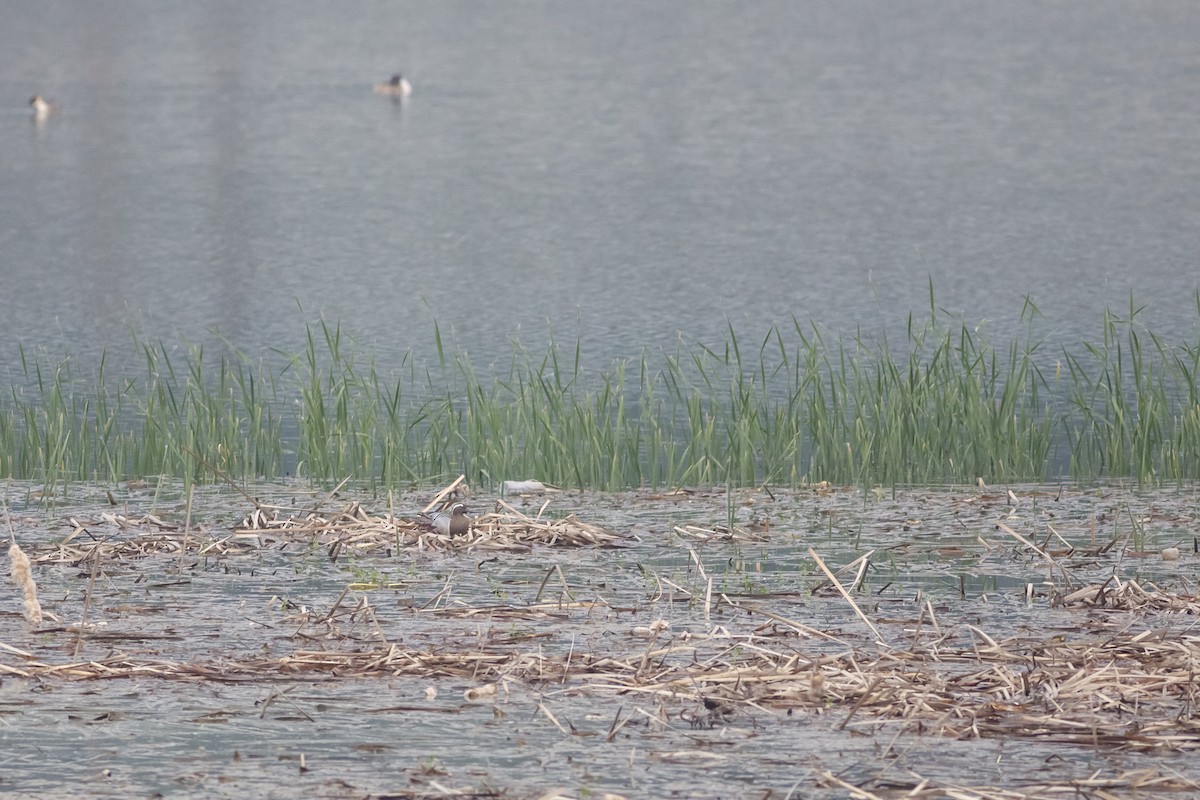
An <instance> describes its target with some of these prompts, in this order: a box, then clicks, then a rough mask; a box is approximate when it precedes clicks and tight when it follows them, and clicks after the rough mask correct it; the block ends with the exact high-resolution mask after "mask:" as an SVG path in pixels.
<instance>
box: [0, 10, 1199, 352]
mask: <svg viewBox="0 0 1200 800" xmlns="http://www.w3.org/2000/svg"><path fill="white" fill-rule="evenodd" d="M1198 39H1200V9H1198V7H1197V6H1195V5H1193V4H1188V3H1155V4H1129V3H1124V2H1107V1H1106V2H1092V3H1086V4H1065V5H1059V4H1056V5H1049V6H1048V5H1046V4H1043V3H1036V2H1003V3H983V4H972V5H970V6H961V7H947V6H946V5H945V4H942V3H933V2H918V3H907V4H904V5H896V4H891V3H879V2H869V1H864V2H853V3H825V2H802V3H793V2H767V3H755V4H754V5H753V6H752V7H748V6H746V5H744V4H741V3H732V2H722V3H702V4H696V3H690V2H683V1H682V0H673V1H672V2H664V3H655V4H652V5H646V4H644V3H635V2H610V3H601V4H585V5H579V4H559V3H545V2H523V3H504V4H485V5H477V4H462V3H446V2H440V1H437V2H402V3H390V2H389V3H381V2H369V3H362V4H357V5H355V6H354V7H353V8H352V9H348V8H346V7H344V6H342V5H341V4H336V3H324V2H299V3H295V2H286V3H284V2H264V3H253V4H240V5H239V4H234V5H230V4H227V3H220V2H200V3H186V4H170V5H166V6H164V5H163V4H161V3H150V2H122V3H117V4H115V5H114V4H102V5H97V4H84V5H82V6H81V5H80V4H77V3H71V2H55V1H53V0H52V1H51V2H44V3H36V4H18V5H11V6H10V7H7V8H6V9H5V12H4V24H3V25H0V76H2V77H0V137H2V138H3V141H4V156H3V158H0V257H2V258H3V261H4V270H5V277H6V286H7V287H8V290H6V291H5V292H4V293H3V297H2V298H0V341H3V342H5V343H6V344H5V345H4V346H5V347H7V348H9V352H8V353H7V354H5V355H4V356H3V359H2V360H0V369H7V370H8V371H9V373H10V374H11V373H13V372H14V371H15V368H16V346H17V345H18V344H21V345H24V346H25V347H26V348H27V349H31V350H35V351H37V350H42V349H44V350H46V351H47V352H49V353H51V354H54V355H61V354H62V353H63V352H70V353H72V354H73V355H75V356H76V357H77V358H82V359H84V360H85V361H87V360H91V359H94V358H95V357H96V356H97V354H98V353H99V352H100V350H101V349H102V348H106V349H107V350H108V351H109V353H110V361H109V364H108V366H109V369H110V371H112V370H115V369H117V368H118V367H119V366H120V365H121V364H122V363H123V361H124V360H126V359H129V360H134V363H135V364H136V360H135V359H137V357H138V356H139V354H138V353H137V351H136V350H134V349H133V348H132V346H131V344H130V338H129V333H130V331H131V330H137V331H138V332H139V333H140V334H141V335H142V336H143V337H147V338H149V339H150V340H152V341H155V340H158V339H163V340H165V341H166V342H167V343H168V344H169V345H171V346H174V345H175V344H176V343H178V342H180V341H183V340H188V341H205V340H207V341H209V342H213V341H214V338H215V337H214V336H213V334H212V333H211V332H212V331H213V330H217V331H219V332H220V335H221V336H223V337H226V338H227V339H228V340H230V341H232V342H233V343H234V344H236V345H238V346H240V347H241V348H243V349H245V350H246V351H248V352H249V353H251V354H252V355H258V354H265V355H267V356H268V357H271V354H272V352H273V351H272V348H282V349H284V350H289V351H290V350H296V349H299V348H301V347H302V345H303V338H304V325H303V323H305V322H312V321H314V320H316V319H317V318H318V317H323V318H324V319H327V320H332V321H341V322H343V323H344V324H346V326H347V327H348V328H349V329H350V330H352V331H353V332H354V333H355V334H356V335H357V336H359V337H360V339H361V340H363V341H365V342H366V343H367V344H368V345H369V346H371V347H372V348H376V349H377V350H378V353H379V355H380V359H381V362H382V364H383V366H385V367H394V366H396V365H397V364H398V362H399V359H400V354H401V353H402V352H404V351H405V350H407V349H408V348H414V349H415V350H416V351H417V352H418V354H419V355H421V356H429V355H430V354H431V353H432V351H433V333H432V332H433V324H434V321H435V320H436V322H437V324H438V325H439V326H440V327H441V330H442V331H443V333H444V335H446V337H447V338H448V339H450V340H452V341H453V343H454V344H456V345H457V346H459V347H461V348H463V349H465V350H467V351H469V352H470V353H471V354H472V356H473V358H474V359H475V361H476V363H479V364H489V363H491V362H492V361H493V360H495V359H497V358H499V359H503V358H504V357H505V356H506V355H507V354H508V352H509V344H508V341H507V340H508V339H509V338H510V337H518V338H520V339H521V340H522V341H524V342H526V343H527V344H530V345H532V346H533V347H534V348H535V349H538V350H540V349H541V345H542V344H543V343H544V341H545V340H546V339H547V337H548V336H549V334H550V332H551V331H554V332H555V333H556V334H557V335H558V336H559V337H560V338H564V339H567V340H568V341H573V340H574V339H576V338H578V339H579V340H580V341H581V342H582V343H583V345H584V347H585V352H586V353H587V354H588V355H589V356H592V357H595V358H597V359H599V360H601V361H604V360H607V359H609V358H625V357H637V356H638V354H639V353H640V352H641V351H642V348H643V347H647V346H648V347H650V348H651V349H656V348H659V347H667V348H670V347H673V346H674V344H675V343H676V342H677V341H678V339H679V337H680V336H682V337H683V338H684V339H685V340H692V339H698V340H700V341H702V342H712V341H713V340H714V339H715V340H717V341H723V340H724V339H725V338H726V335H727V332H726V323H727V320H728V321H731V322H733V323H734V324H735V325H736V326H737V328H738V329H739V330H741V331H742V332H743V333H744V334H746V335H748V336H749V338H752V339H753V338H757V337H759V336H761V334H762V332H763V331H764V330H766V328H767V326H769V325H772V324H777V325H783V326H787V325H790V322H791V320H792V318H793V317H795V318H796V319H797V320H799V321H800V322H801V324H802V325H805V326H806V325H807V324H808V323H809V322H810V321H814V322H817V323H819V324H821V325H825V326H829V327H831V328H833V329H835V330H841V331H854V330H855V329H856V328H857V327H859V326H864V327H866V328H867V329H875V328H878V327H882V328H883V329H885V330H889V331H892V332H902V331H903V326H904V319H905V315H906V314H907V313H908V312H909V311H916V312H918V313H921V312H922V311H923V310H924V309H926V308H927V307H928V281H929V280H930V279H932V281H933V284H934V286H935V289H936V291H937V293H938V299H939V301H940V303H941V304H943V305H945V306H946V307H948V308H950V309H951V310H954V311H961V312H963V314H964V315H965V318H966V319H967V320H968V322H969V323H971V324H972V325H976V324H979V325H982V327H983V329H984V330H985V331H987V332H992V333H995V334H997V335H998V338H1003V337H1004V336H1005V335H1006V334H1007V333H1008V332H1009V331H1010V330H1011V328H1012V326H1013V324H1014V323H1015V320H1016V318H1017V316H1018V315H1019V314H1020V312H1021V309H1022V298H1024V297H1025V296H1026V295H1029V296H1031V297H1032V298H1033V299H1034V300H1035V302H1036V303H1037V304H1038V306H1039V307H1040V308H1041V309H1042V311H1043V312H1045V313H1046V316H1047V322H1046V323H1045V324H1044V327H1045V329H1046V332H1047V333H1049V334H1050V335H1051V336H1053V337H1055V338H1060V339H1063V340H1066V341H1074V340H1076V339H1078V338H1079V337H1081V336H1087V337H1089V338H1091V339H1093V340H1094V339H1096V338H1098V336H1099V324H1100V314H1101V310H1102V309H1103V308H1104V306H1105V305H1114V306H1116V307H1120V308H1124V307H1126V306H1127V305H1128V300H1129V294H1130V292H1134V293H1135V294H1136V296H1137V299H1138V301H1139V302H1141V303H1145V304H1147V312H1146V315H1145V319H1146V321H1147V323H1148V324H1150V325H1151V327H1152V328H1153V329H1155V330H1156V331H1158V332H1160V333H1162V334H1164V335H1167V336H1169V337H1172V338H1174V337H1177V336H1183V335H1185V334H1188V333H1192V334H1194V332H1195V330H1196V326H1197V324H1198V320H1197V314H1196V309H1195V303H1194V298H1193V294H1194V292H1195V291H1196V290H1197V288H1198V287H1200V284H1198V283H1197V281H1198V278H1197V275H1198V274H1200V271H1198V270H1197V269H1196V261H1195V254H1196V252H1197V250H1198V249H1200V248H1198V245H1200V205H1198V204H1200V200H1198V199H1197V198H1198V197H1200V195H1198V194H1197V192H1196V191H1195V189H1196V186H1197V184H1198V182H1200V150H1198V149H1197V148H1196V147H1195V142H1196V141H1197V140H1200V102H1197V89H1196V86H1197V81H1196V76H1197V74H1200V50H1197V48H1196V47H1195V42H1196V41H1197V40H1198ZM396 70H402V71H404V72H405V73H406V75H408V76H409V77H410V78H411V80H412V82H413V83H414V85H415V87H416V90H415V91H414V93H413V95H412V97H411V98H409V100H408V101H406V102H403V103H396V102H393V101H391V100H389V99H388V98H385V97H380V96H377V95H375V94H373V93H372V91H371V85H372V83H373V82H375V81H379V80H384V79H386V77H387V76H388V75H390V74H391V73H392V72H394V71H396ZM34 92H40V93H41V94H44V95H47V96H48V97H50V98H51V99H52V100H53V101H54V102H56V103H57V104H58V105H59V107H60V108H59V111H58V112H57V113H56V114H54V115H52V116H51V117H50V118H49V119H47V120H45V122H43V123H40V124H35V123H34V122H32V121H31V119H30V114H29V111H28V108H27V106H26V105H25V104H26V102H27V100H28V98H29V96H30V95H32V94H33V93H34Z"/></svg>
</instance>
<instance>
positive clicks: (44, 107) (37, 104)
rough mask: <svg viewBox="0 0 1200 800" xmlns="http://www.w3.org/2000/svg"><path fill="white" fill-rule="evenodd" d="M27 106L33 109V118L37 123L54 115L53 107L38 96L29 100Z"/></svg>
mask: <svg viewBox="0 0 1200 800" xmlns="http://www.w3.org/2000/svg"><path fill="white" fill-rule="evenodd" d="M29 105H30V106H31V107H32V108H33V118H34V119H35V120H37V121H38V122H41V121H42V120H44V119H45V118H46V117H48V116H50V115H51V114H53V113H54V105H53V104H52V103H50V102H49V101H47V100H46V98H44V97H42V96H41V95H40V94H35V95H34V96H33V97H31V98H29Z"/></svg>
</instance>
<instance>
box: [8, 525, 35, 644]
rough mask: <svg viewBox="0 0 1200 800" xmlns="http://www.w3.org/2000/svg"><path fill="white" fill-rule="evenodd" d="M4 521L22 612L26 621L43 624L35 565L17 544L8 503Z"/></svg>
mask: <svg viewBox="0 0 1200 800" xmlns="http://www.w3.org/2000/svg"><path fill="white" fill-rule="evenodd" d="M4 521H5V522H7V523H8V537H9V539H10V540H11V541H12V545H11V546H10V547H9V548H8V560H9V568H8V569H9V572H8V574H9V575H10V576H11V577H12V582H13V585H14V586H16V587H17V588H18V589H20V590H21V595H22V597H23V606H22V609H21V610H22V614H23V615H24V617H25V621H26V622H28V623H29V624H30V625H31V626H33V627H35V628H36V627H38V626H39V625H41V624H42V606H41V604H40V603H38V599H37V584H36V583H34V581H33V566H32V565H31V564H30V563H29V556H27V555H25V553H24V552H22V550H21V547H20V546H19V545H18V544H17V531H16V529H15V528H14V527H13V524H12V517H11V516H9V514H8V504H7V503H5V504H4Z"/></svg>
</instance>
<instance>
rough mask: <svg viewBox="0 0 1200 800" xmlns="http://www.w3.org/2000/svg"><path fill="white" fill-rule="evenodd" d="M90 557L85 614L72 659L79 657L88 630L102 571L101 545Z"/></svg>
mask: <svg viewBox="0 0 1200 800" xmlns="http://www.w3.org/2000/svg"><path fill="white" fill-rule="evenodd" d="M89 557H90V558H91V559H92V574H91V576H90V577H89V578H88V587H87V593H86V594H84V596H83V613H82V614H81V615H80V618H79V629H78V630H77V631H76V632H75V651H74V653H72V656H71V657H72V658H78V657H79V649H80V648H81V647H83V631H84V629H85V628H87V621H88V608H89V607H90V606H91V605H92V591H93V590H94V589H95V588H96V573H98V572H99V571H100V545H96V546H95V547H93V548H92V551H91V553H90V554H89Z"/></svg>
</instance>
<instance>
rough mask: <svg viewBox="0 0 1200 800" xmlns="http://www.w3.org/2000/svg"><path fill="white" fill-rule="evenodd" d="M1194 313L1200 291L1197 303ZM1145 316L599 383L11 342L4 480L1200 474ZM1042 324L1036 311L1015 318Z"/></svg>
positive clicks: (758, 346)
mask: <svg viewBox="0 0 1200 800" xmlns="http://www.w3.org/2000/svg"><path fill="white" fill-rule="evenodd" d="M1196 305H1197V313H1198V315H1200V294H1198V295H1197V298H1196ZM1141 310H1142V309H1140V308H1138V307H1137V306H1135V305H1134V303H1133V301H1132V299H1131V301H1130V305H1129V308H1128V309H1127V310H1125V311H1123V312H1122V313H1120V314H1118V313H1115V312H1113V311H1112V310H1106V311H1105V313H1104V316H1103V320H1102V325H1101V332H1100V338H1099V340H1098V341H1092V342H1083V343H1081V344H1080V345H1079V346H1078V347H1067V346H1064V347H1058V348H1051V347H1049V346H1046V345H1045V344H1044V342H1043V341H1042V340H1040V339H1038V338H1037V337H1035V336H1034V334H1033V333H1032V328H1033V326H1032V325H1027V332H1026V333H1025V334H1023V335H1022V336H1020V337H1018V338H1015V339H1013V340H1012V341H1010V342H1007V343H1004V344H1003V345H1002V346H999V347H997V346H994V345H993V344H991V343H989V342H988V341H987V340H986V339H985V338H984V337H983V336H982V335H980V334H979V333H978V332H977V331H975V330H973V329H972V328H971V327H969V326H968V325H967V324H965V323H963V322H962V321H961V320H957V319H955V318H953V317H951V315H949V314H947V313H945V312H943V311H941V310H939V309H938V308H937V306H936V304H935V302H934V299H933V293H932V287H931V292H930V307H929V313H928V316H927V317H926V318H924V319H921V318H920V317H918V316H914V315H913V314H910V315H909V317H908V325H907V338H906V340H905V341H903V342H901V343H900V345H899V346H894V345H893V344H891V343H889V342H888V341H887V340H886V339H885V338H872V337H868V336H864V335H861V334H860V335H856V336H841V337H837V338H836V339H833V338H830V337H827V336H826V335H825V334H824V333H823V332H822V331H821V330H820V329H819V328H817V327H815V326H812V325H809V324H807V323H804V322H801V321H798V320H795V319H793V320H791V321H790V323H789V324H788V325H787V326H784V327H774V328H772V329H771V330H770V332H769V333H768V335H767V336H766V337H765V338H763V339H762V340H761V341H755V342H753V343H749V342H743V341H741V340H739V337H738V335H737V333H736V332H735V330H734V328H733V327H732V325H731V326H730V327H729V329H728V338H727V340H726V342H725V343H724V344H723V345H722V346H719V347H708V346H705V345H703V344H694V345H690V346H689V345H682V346H681V347H680V348H679V349H677V350H676V352H674V353H672V354H666V355H664V356H661V357H659V356H657V355H654V354H650V353H643V354H642V356H641V357H640V359H638V360H628V359H627V360H614V361H612V362H611V363H609V364H608V365H607V366H605V367H603V368H601V369H599V370H596V369H595V368H594V367H593V365H590V364H585V363H584V358H583V354H582V351H583V346H582V343H580V342H578V341H576V342H575V343H574V345H573V347H570V348H564V347H562V346H560V345H559V344H557V343H555V342H551V343H550V345H549V346H548V347H547V349H546V350H545V351H544V352H542V353H531V352H529V351H527V350H525V349H524V348H522V347H521V346H520V345H518V344H514V345H513V352H512V355H511V359H510V361H509V363H508V365H507V367H506V368H504V369H501V370H498V371H496V372H495V374H490V373H489V374H487V375H483V374H481V373H480V372H479V371H478V370H477V369H476V367H475V366H474V365H473V364H472V362H471V360H470V358H469V356H468V355H467V354H466V353H457V354H455V353H447V352H446V350H445V348H444V346H443V342H442V338H441V333H440V331H439V330H437V328H436V326H435V329H434V337H435V343H436V346H437V354H438V358H437V361H435V362H434V363H433V364H431V365H429V366H418V365H417V364H416V363H415V360H414V359H413V358H412V357H411V353H410V354H409V356H408V357H406V358H405V359H404V362H403V364H402V366H401V367H400V369H398V370H397V371H396V372H395V373H394V374H388V375H384V374H381V372H380V371H379V370H377V368H376V365H375V363H374V358H373V356H372V355H371V354H370V353H364V352H361V351H360V350H358V349H357V348H356V346H355V345H354V344H353V343H352V342H351V341H350V340H349V337H348V336H347V335H345V334H344V333H343V331H342V329H341V326H340V325H338V324H326V323H324V322H322V323H320V324H319V325H317V326H315V327H312V326H310V327H309V328H308V331H307V334H308V339H307V346H306V348H305V349H304V350H303V352H300V353H296V354H280V355H283V356H284V357H285V358H286V366H284V367H283V368H281V369H272V368H269V367H267V366H265V362H264V361H263V360H261V359H255V358H252V357H249V356H246V355H244V354H241V353H239V352H237V351H236V350H235V349H233V348H229V347H227V348H223V352H221V353H220V354H218V355H216V356H213V355H212V354H211V352H205V351H204V350H203V349H202V348H198V347H193V348H191V349H188V350H187V351H186V355H184V356H182V357H180V356H178V355H172V352H174V350H175V349H174V348H172V347H169V346H168V345H166V344H164V343H161V342H160V343H157V344H150V343H146V342H139V344H138V347H139V350H140V351H141V353H142V354H143V355H144V362H145V369H144V372H143V373H142V374H140V375H134V376H125V375H122V376H119V377H117V378H113V377H111V376H109V375H107V374H106V372H105V360H104V358H101V360H100V364H99V367H98V370H96V372H95V374H94V375H88V376H81V375H78V374H75V372H74V371H73V368H74V364H73V363H72V360H71V358H70V357H69V356H67V357H65V358H63V359H62V361H61V362H59V363H57V364H54V363H50V362H48V361H46V360H44V359H42V360H36V359H33V358H31V357H30V356H29V354H28V353H27V352H26V351H25V350H24V348H22V349H21V351H20V357H21V368H22V370H23V374H24V378H25V381H24V383H22V384H20V385H18V384H14V385H12V386H11V387H10V388H9V391H7V392H6V393H5V394H4V396H3V399H0V477H4V478H19V479H31V480H37V481H42V482H44V483H45V484H46V486H47V489H49V488H51V487H53V486H56V485H59V484H61V483H67V482H73V481H101V482H103V481H118V480H124V479H129V478H135V477H143V476H155V475H169V476H173V477H177V478H181V479H183V480H184V481H185V483H191V482H209V481H216V480H235V481H237V480H248V479H266V480H271V479H277V478H283V477H287V476H296V477H299V478H302V479H305V480H309V481H312V482H314V483H331V482H332V483H336V482H338V481H341V480H343V479H346V478H350V479H351V480H353V481H355V482H356V483H360V484H363V485H367V486H370V487H375V488H393V487H405V486H412V485H414V484H418V483H426V482H429V481H437V480H439V479H441V478H442V477H444V476H452V475H457V474H460V473H462V474H465V475H466V476H467V480H468V481H470V482H472V483H475V484H479V485H485V486H486V485H498V484H499V482H500V481H503V480H518V479H527V478H536V479H538V480H541V481H545V482H547V483H551V484H554V485H559V486H564V487H574V488H588V489H598V490H619V489H624V488H629V487H638V486H650V487H675V486H682V485H726V486H753V485H762V484H776V485H780V484H782V485H791V486H797V485H803V484H807V483H817V482H820V481H829V482H831V483H836V484H860V485H864V486H869V485H885V486H886V485H891V486H895V485H931V484H953V483H960V484H961V483H966V484H974V483H975V482H976V481H977V479H981V480H983V481H985V482H987V483H1005V482H1037V481H1048V480H1070V481H1093V480H1101V479H1132V480H1136V481H1137V482H1138V483H1164V482H1175V481H1184V480H1191V479H1196V478H1200V388H1198V386H1197V379H1198V378H1200V340H1198V341H1192V342H1169V341H1166V340H1165V339H1164V338H1163V337H1161V336H1158V335H1156V334H1154V333H1153V332H1152V331H1151V330H1149V328H1147V327H1146V326H1145V325H1143V324H1142V320H1141V319H1140V312H1141ZM1038 316H1040V314H1039V312H1038V310H1037V308H1036V307H1035V306H1034V305H1033V304H1032V302H1031V301H1028V300H1027V301H1026V306H1025V309H1024V310H1023V313H1022V317H1023V319H1024V320H1025V321H1026V323H1030V322H1031V321H1032V320H1033V319H1034V318H1035V317H1038Z"/></svg>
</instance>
